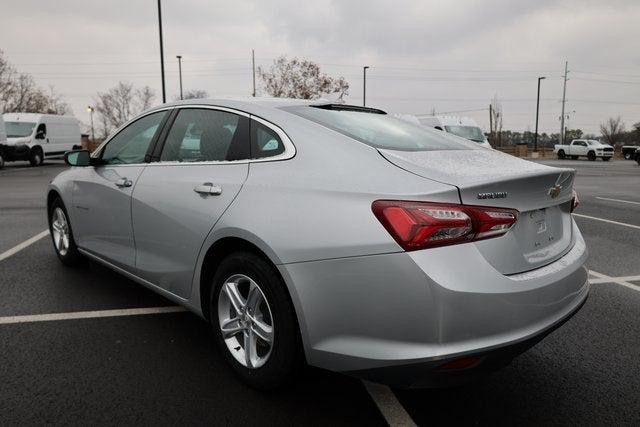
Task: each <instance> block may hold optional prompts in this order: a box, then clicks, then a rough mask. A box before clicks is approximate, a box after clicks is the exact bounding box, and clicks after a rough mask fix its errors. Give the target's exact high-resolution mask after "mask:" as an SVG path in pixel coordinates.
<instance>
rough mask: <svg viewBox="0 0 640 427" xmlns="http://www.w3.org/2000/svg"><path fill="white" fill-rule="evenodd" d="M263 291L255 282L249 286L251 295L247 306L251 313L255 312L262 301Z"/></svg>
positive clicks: (248, 297)
mask: <svg viewBox="0 0 640 427" xmlns="http://www.w3.org/2000/svg"><path fill="white" fill-rule="evenodd" d="M262 300H263V297H262V292H260V288H258V287H257V286H256V285H255V284H254V283H253V282H252V283H251V285H250V286H249V295H248V296H247V308H249V309H250V312H251V313H255V312H256V311H257V310H258V307H259V306H260V303H261V302H262Z"/></svg>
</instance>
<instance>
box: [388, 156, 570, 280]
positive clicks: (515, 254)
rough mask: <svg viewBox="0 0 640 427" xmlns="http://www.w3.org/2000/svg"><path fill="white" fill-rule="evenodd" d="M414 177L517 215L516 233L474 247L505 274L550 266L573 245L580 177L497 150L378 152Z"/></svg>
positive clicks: (467, 199)
mask: <svg viewBox="0 0 640 427" xmlns="http://www.w3.org/2000/svg"><path fill="white" fill-rule="evenodd" d="M379 151H380V153H381V154H382V156H383V157H385V158H386V159H387V160H388V161H390V162H391V163H393V164H394V165H396V166H398V167H400V168H402V169H405V170H407V171H409V172H411V173H414V174H416V175H419V176H422V177H424V178H428V179H431V180H435V181H438V182H442V183H446V184H451V185H455V186H456V187H457V188H458V191H459V195H460V201H461V202H462V204H466V205H478V206H496V207H503V208H512V209H517V210H518V211H519V212H520V214H519V217H518V222H517V223H516V225H515V226H514V227H513V229H512V230H511V231H510V232H509V233H507V234H506V235H505V236H503V237H499V238H495V239H488V240H483V241H478V242H476V243H474V244H475V245H476V247H477V248H478V249H479V250H480V251H481V253H482V254H483V256H484V257H485V258H486V259H487V261H488V262H489V263H490V264H491V265H493V267H494V268H496V269H497V270H498V271H500V272H502V273H503V274H515V273H520V272H523V271H528V270H532V269H535V268H538V267H541V266H543V265H546V264H549V263H551V262H553V261H555V260H556V259H558V258H559V257H561V256H562V255H564V254H565V253H566V252H567V251H568V250H569V249H570V248H571V245H572V242H573V235H572V229H573V228H572V220H571V198H572V190H573V179H574V176H575V171H573V170H571V169H559V168H552V167H549V166H545V165H540V164H536V163H533V162H528V161H525V160H522V159H518V158H516V157H513V156H511V155H508V154H504V153H501V152H498V151H494V150H487V149H483V148H481V149H474V150H450V151H449V150H442V151H392V150H379Z"/></svg>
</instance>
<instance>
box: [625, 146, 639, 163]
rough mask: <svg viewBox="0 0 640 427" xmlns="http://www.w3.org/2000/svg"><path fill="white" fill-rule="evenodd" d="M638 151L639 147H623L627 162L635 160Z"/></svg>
mask: <svg viewBox="0 0 640 427" xmlns="http://www.w3.org/2000/svg"><path fill="white" fill-rule="evenodd" d="M637 149H638V146H637V145H623V146H622V157H624V158H625V159H626V160H634V157H635V154H636V151H637Z"/></svg>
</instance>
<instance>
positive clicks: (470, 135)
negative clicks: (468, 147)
mask: <svg viewBox="0 0 640 427" xmlns="http://www.w3.org/2000/svg"><path fill="white" fill-rule="evenodd" d="M444 128H445V130H446V131H447V132H449V133H452V134H454V135H457V136H461V137H463V138H466V139H470V140H471V141H475V142H484V134H483V133H482V130H480V128H479V127H477V126H445V127H444Z"/></svg>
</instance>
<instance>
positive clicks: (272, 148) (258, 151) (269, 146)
mask: <svg viewBox="0 0 640 427" xmlns="http://www.w3.org/2000/svg"><path fill="white" fill-rule="evenodd" d="M282 153H284V144H283V142H282V139H281V138H280V136H278V134H277V133H276V132H275V131H274V130H273V129H271V128H269V127H267V126H265V125H263V124H262V123H260V122H258V121H256V120H251V158H252V159H263V158H265V157H273V156H277V155H279V154H282Z"/></svg>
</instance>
